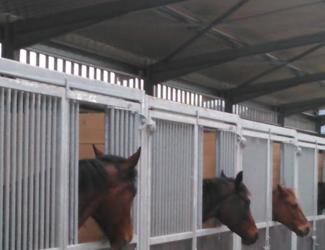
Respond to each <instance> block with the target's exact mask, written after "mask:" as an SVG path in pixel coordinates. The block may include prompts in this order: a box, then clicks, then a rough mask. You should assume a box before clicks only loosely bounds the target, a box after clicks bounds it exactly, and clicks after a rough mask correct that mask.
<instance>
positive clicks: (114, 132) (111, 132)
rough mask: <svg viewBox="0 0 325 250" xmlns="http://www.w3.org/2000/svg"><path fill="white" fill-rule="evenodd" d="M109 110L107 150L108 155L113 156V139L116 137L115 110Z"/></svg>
mask: <svg viewBox="0 0 325 250" xmlns="http://www.w3.org/2000/svg"><path fill="white" fill-rule="evenodd" d="M109 110H110V113H111V115H110V118H111V120H110V129H109V131H108V132H107V133H109V135H110V136H109V142H110V148H109V151H108V153H109V154H115V153H116V151H115V148H114V146H115V145H116V144H115V137H116V136H117V135H116V130H115V126H114V124H115V119H116V118H115V117H116V115H115V109H114V108H110V109H109Z"/></svg>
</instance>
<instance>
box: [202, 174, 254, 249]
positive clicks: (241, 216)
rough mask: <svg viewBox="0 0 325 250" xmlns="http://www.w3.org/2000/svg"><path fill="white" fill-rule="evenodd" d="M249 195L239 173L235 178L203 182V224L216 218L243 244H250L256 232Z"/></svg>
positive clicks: (252, 242)
mask: <svg viewBox="0 0 325 250" xmlns="http://www.w3.org/2000/svg"><path fill="white" fill-rule="evenodd" d="M249 195H250V193H249V191H248V189H247V187H246V186H245V185H244V183H243V171H241V172H239V173H238V174H237V176H236V178H235V179H233V178H225V175H224V173H223V171H222V177H221V178H218V177H217V178H212V179H204V180H203V218H202V219H203V222H206V221H208V220H209V219H211V218H216V219H217V220H219V221H220V222H221V223H222V224H224V225H226V226H227V227H228V228H229V229H230V230H231V231H232V232H234V233H236V234H237V235H239V236H240V237H241V238H242V244H243V245H251V244H254V243H255V242H256V240H257V239H258V229H257V227H256V225H255V221H254V219H253V217H252V214H251V211H250V200H249V198H248V196H249Z"/></svg>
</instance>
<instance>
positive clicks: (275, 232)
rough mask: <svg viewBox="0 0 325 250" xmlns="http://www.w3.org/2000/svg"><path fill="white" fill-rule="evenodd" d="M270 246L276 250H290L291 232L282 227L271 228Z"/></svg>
mask: <svg viewBox="0 0 325 250" xmlns="http://www.w3.org/2000/svg"><path fill="white" fill-rule="evenodd" d="M270 246H271V249H277V250H288V249H291V231H290V230H289V229H288V228H286V227H285V226H283V225H279V226H274V227H271V228H270Z"/></svg>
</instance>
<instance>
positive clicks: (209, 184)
mask: <svg viewBox="0 0 325 250" xmlns="http://www.w3.org/2000/svg"><path fill="white" fill-rule="evenodd" d="M232 192H233V188H232V187H231V186H230V185H229V181H227V180H225V179H222V178H214V179H208V180H203V221H205V220H207V219H209V218H210V217H212V216H211V215H212V214H213V213H215V212H216V208H217V207H218V206H219V205H220V204H221V202H222V201H223V200H224V199H225V198H227V197H228V196H229V195H230V194H231V193H232ZM213 217H214V216H213Z"/></svg>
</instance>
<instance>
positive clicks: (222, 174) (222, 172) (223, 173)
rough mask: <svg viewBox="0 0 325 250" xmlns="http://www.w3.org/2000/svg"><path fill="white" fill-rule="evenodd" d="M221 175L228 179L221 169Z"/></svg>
mask: <svg viewBox="0 0 325 250" xmlns="http://www.w3.org/2000/svg"><path fill="white" fill-rule="evenodd" d="M221 177H222V178H226V179H228V177H227V176H226V175H225V172H223V169H222V170H221Z"/></svg>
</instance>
